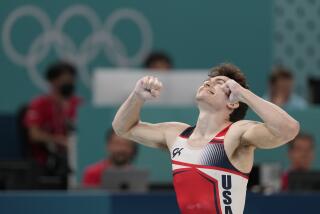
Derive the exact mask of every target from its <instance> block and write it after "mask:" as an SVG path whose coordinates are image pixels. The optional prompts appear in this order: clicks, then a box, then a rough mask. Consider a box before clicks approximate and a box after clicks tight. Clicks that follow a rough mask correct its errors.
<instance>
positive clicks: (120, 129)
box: [112, 92, 144, 135]
mask: <svg viewBox="0 0 320 214" xmlns="http://www.w3.org/2000/svg"><path fill="white" fill-rule="evenodd" d="M143 104H144V100H143V99H142V98H141V97H139V96H138V95H137V94H135V93H134V92H132V93H131V94H130V96H129V97H128V99H127V100H126V101H125V102H124V103H123V104H122V105H121V106H120V108H119V110H118V111H117V113H116V115H115V117H114V119H113V122H112V127H113V129H114V131H115V132H116V133H117V134H118V135H123V134H125V133H127V132H128V131H129V130H130V129H131V128H132V127H133V126H134V125H135V124H137V123H138V122H139V120H140V110H141V108H142V106H143Z"/></svg>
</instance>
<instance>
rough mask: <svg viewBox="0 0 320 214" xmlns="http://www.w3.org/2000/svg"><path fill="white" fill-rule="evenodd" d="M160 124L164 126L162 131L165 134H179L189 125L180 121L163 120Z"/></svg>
mask: <svg viewBox="0 0 320 214" xmlns="http://www.w3.org/2000/svg"><path fill="white" fill-rule="evenodd" d="M162 124H163V127H164V131H165V133H166V134H167V135H180V134H181V133H183V132H184V131H185V130H186V129H188V128H189V127H191V126H190V125H188V124H186V123H180V122H165V123H162Z"/></svg>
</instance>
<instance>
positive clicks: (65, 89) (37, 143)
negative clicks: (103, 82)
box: [24, 61, 81, 189]
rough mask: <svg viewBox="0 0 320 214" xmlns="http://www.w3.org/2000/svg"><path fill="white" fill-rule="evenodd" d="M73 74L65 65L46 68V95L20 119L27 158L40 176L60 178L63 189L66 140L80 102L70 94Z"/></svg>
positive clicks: (72, 92)
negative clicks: (25, 136)
mask: <svg viewBox="0 0 320 214" xmlns="http://www.w3.org/2000/svg"><path fill="white" fill-rule="evenodd" d="M76 73H77V72H76V68H75V67H74V66H73V65H71V64H69V63H68V62H64V61H58V62H56V63H54V64H52V65H50V66H49V67H48V69H47V72H46V79H47V81H48V83H49V92H48V93H46V94H43V95H40V96H38V97H36V98H34V99H33V100H31V102H30V103H29V105H28V108H27V111H26V114H25V117H24V125H25V127H26V129H27V135H28V140H27V141H28V156H29V157H30V158H31V159H32V160H34V162H35V163H36V165H37V166H38V167H39V168H40V169H41V173H40V174H43V175H46V176H47V175H48V176H51V175H52V176H60V177H61V179H62V180H63V182H62V183H63V185H62V188H63V189H64V188H66V187H67V175H68V172H69V167H68V161H67V152H68V140H67V139H68V136H69V135H70V132H71V131H72V130H73V129H74V122H75V119H76V112H77V108H78V106H79V104H80V103H81V100H80V98H79V97H77V96H75V95H74V91H75V81H76Z"/></svg>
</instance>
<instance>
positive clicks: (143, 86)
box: [134, 76, 162, 100]
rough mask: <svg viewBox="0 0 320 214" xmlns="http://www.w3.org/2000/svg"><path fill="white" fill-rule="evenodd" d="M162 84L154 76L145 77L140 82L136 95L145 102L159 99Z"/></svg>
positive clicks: (136, 87) (135, 89)
mask: <svg viewBox="0 0 320 214" xmlns="http://www.w3.org/2000/svg"><path fill="white" fill-rule="evenodd" d="M161 88H162V83H161V82H160V81H159V80H158V79H157V78H156V77H152V76H145V77H143V78H141V79H140V80H138V82H137V84H136V86H135V88H134V93H135V94H136V95H138V96H139V97H140V98H142V99H143V100H151V99H154V98H157V97H159V95H160V91H161Z"/></svg>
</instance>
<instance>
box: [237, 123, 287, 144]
mask: <svg viewBox="0 0 320 214" xmlns="http://www.w3.org/2000/svg"><path fill="white" fill-rule="evenodd" d="M241 142H243V143H245V144H247V145H252V146H254V147H256V148H260V149H272V148H276V147H279V146H281V145H283V144H285V143H287V142H286V141H284V140H283V139H281V138H280V137H278V136H275V135H274V134H273V133H272V132H271V131H270V129H269V128H268V127H267V126H266V124H265V123H260V122H255V121H249V122H248V123H247V128H246V129H245V131H244V133H243V135H242V137H241Z"/></svg>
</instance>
